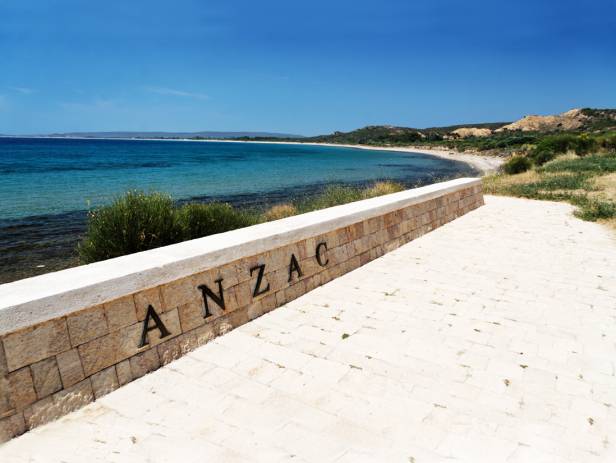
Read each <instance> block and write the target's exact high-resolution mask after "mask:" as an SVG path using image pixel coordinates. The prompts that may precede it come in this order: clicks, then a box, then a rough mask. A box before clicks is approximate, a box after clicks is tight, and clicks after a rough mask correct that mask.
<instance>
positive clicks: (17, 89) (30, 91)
mask: <svg viewBox="0 0 616 463" xmlns="http://www.w3.org/2000/svg"><path fill="white" fill-rule="evenodd" d="M9 88H10V89H11V90H13V91H15V92H18V93H21V94H23V95H31V94H33V93H34V92H36V90H35V89H33V88H28V87H9Z"/></svg>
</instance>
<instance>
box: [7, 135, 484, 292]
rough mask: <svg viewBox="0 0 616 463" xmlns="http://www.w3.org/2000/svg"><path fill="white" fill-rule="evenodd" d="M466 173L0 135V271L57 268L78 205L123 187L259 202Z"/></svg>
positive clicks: (249, 150)
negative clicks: (331, 186)
mask: <svg viewBox="0 0 616 463" xmlns="http://www.w3.org/2000/svg"><path fill="white" fill-rule="evenodd" d="M472 174H474V172H473V171H472V169H470V168H469V167H468V166H467V165H466V164H462V163H458V162H453V161H448V160H443V159H439V158H435V157H430V156H425V155H421V154H413V153H405V154H402V153H394V152H389V151H368V150H361V149H352V148H339V147H322V146H307V145H282V144H262V143H224V142H182V141H146V140H92V139H89V140H76V139H42V138H41V139H32V138H31V139H19V138H0V266H2V267H3V271H0V273H3V272H4V273H6V272H9V273H11V274H15V272H21V269H25V270H26V274H27V275H30V274H32V273H33V272H34V273H40V272H44V271H48V270H49V269H50V266H51V269H56V268H61V267H62V266H66V255H67V254H70V255H73V253H72V250H73V249H74V246H75V243H76V242H77V240H78V239H79V235H80V234H81V233H82V232H83V230H84V224H85V211H86V210H87V209H89V208H93V207H97V206H100V205H103V204H108V203H109V202H111V201H112V200H113V198H114V197H116V196H117V195H120V194H122V193H123V192H125V191H127V190H129V189H140V190H144V191H154V190H156V191H164V192H168V193H170V194H171V195H172V196H173V197H174V198H175V199H177V200H190V199H195V200H200V201H207V200H224V201H229V202H231V203H234V204H236V205H241V204H245V205H263V204H267V203H275V202H277V201H283V200H288V199H291V198H293V197H298V196H303V195H306V194H311V193H314V192H316V191H318V190H319V189H320V188H323V186H325V185H328V184H333V183H342V184H353V185H362V184H366V183H370V182H373V181H375V180H381V179H393V180H397V181H400V182H402V183H404V184H406V185H408V186H412V185H419V184H426V183H432V182H434V181H437V180H441V179H446V178H452V177H456V176H460V175H472ZM60 261H63V262H64V263H58V262H60ZM56 264H58V265H59V266H60V267H58V265H56ZM40 265H44V266H45V267H37V266H40ZM37 268H39V269H40V270H33V269H37ZM19 276H20V277H23V276H24V274H23V273H20V274H19ZM7 278H8V277H6V276H5V277H3V276H2V275H0V282H2V281H3V280H4V281H6V280H7Z"/></svg>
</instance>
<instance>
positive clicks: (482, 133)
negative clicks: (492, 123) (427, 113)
mask: <svg viewBox="0 0 616 463" xmlns="http://www.w3.org/2000/svg"><path fill="white" fill-rule="evenodd" d="M451 135H452V136H453V137H454V138H468V137H489V136H490V135H492V131H491V130H490V129H479V128H477V127H462V128H460V129H456V130H452V131H451Z"/></svg>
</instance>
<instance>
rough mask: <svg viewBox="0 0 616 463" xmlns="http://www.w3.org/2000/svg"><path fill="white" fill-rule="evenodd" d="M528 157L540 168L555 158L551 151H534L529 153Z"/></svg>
mask: <svg viewBox="0 0 616 463" xmlns="http://www.w3.org/2000/svg"><path fill="white" fill-rule="evenodd" d="M529 157H530V158H531V159H532V160H533V162H534V163H535V164H536V165H538V166H542V165H543V164H545V163H546V162H549V161H551V160H552V159H554V158H555V157H556V153H554V152H553V151H547V150H538V149H535V150H533V151H531V153H530V154H529Z"/></svg>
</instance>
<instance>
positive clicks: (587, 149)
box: [573, 133, 599, 156]
mask: <svg viewBox="0 0 616 463" xmlns="http://www.w3.org/2000/svg"><path fill="white" fill-rule="evenodd" d="M598 148H599V143H598V142H597V140H596V139H594V138H591V137H589V136H588V135H587V134H585V133H584V134H582V135H580V136H579V137H578V138H577V140H576V144H575V146H574V147H573V149H574V150H575V153H576V154H577V155H578V156H585V155H586V154H589V153H591V152H593V151H596V150H597V149H598Z"/></svg>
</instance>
